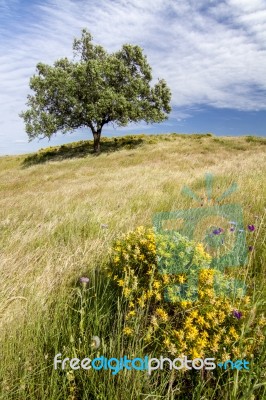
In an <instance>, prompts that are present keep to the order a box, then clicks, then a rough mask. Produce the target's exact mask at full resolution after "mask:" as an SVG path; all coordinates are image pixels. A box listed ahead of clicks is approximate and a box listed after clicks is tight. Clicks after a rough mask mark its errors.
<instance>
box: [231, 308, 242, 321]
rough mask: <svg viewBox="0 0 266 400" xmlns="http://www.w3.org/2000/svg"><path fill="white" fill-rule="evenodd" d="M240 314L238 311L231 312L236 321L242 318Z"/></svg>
mask: <svg viewBox="0 0 266 400" xmlns="http://www.w3.org/2000/svg"><path fill="white" fill-rule="evenodd" d="M242 315H243V314H242V312H241V311H238V310H233V316H234V317H235V318H237V319H240V318H241V317H242Z"/></svg>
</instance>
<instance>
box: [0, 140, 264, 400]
mask: <svg viewBox="0 0 266 400" xmlns="http://www.w3.org/2000/svg"><path fill="white" fill-rule="evenodd" d="M140 139H141V140H140ZM123 140H124V143H123V145H121V146H120V145H118V144H117V143H115V141H114V140H113V142H114V143H112V141H110V140H109V142H111V143H109V144H108V145H106V148H105V149H104V151H103V153H102V154H101V155H100V156H98V157H95V156H93V155H92V154H90V152H89V151H87V152H85V151H84V146H85V145H86V146H88V144H87V143H85V144H83V147H82V148H83V150H82V154H83V155H82V156H81V153H79V151H73V148H75V146H76V147H78V146H81V145H80V144H77V145H71V146H70V147H69V148H70V150H69V151H68V150H67V146H65V148H64V149H63V150H60V152H58V149H51V150H50V153H49V154H48V155H47V156H45V155H42V156H38V157H34V155H30V156H28V157H27V159H26V161H25V157H24V156H16V157H15V156H14V157H2V158H0V177H1V179H0V190H1V198H0V216H1V220H0V221H1V222H0V225H1V226H0V229H1V230H0V251H1V252H0V274H1V288H0V318H1V319H0V346H1V363H0V385H1V386H0V387H1V397H0V398H1V399H3V400H7V399H8V400H9V399H11V400H12V399H18V400H25V399H51V400H54V399H110V400H111V399H121V400H122V399H125V400H126V399H150V398H154V399H155V398H158V399H159V398H165V399H177V398H178V399H195V400H196V399H220V398H223V399H230V400H231V399H232V400H235V399H243V400H244V399H247V400H249V399H250V400H251V399H255V400H256V399H263V398H264V396H266V392H265V383H266V377H265V372H264V371H265V354H266V352H265V347H263V348H262V349H261V353H260V355H259V356H258V357H257V358H256V359H255V360H253V361H252V368H251V370H250V371H249V372H247V373H243V372H242V371H239V372H235V371H225V372H224V373H220V375H219V376H216V377H215V379H214V378H210V379H208V380H206V379H201V378H200V377H199V376H198V373H195V376H192V377H191V378H190V379H187V380H186V378H185V377H184V376H183V375H182V374H181V373H180V372H179V371H176V372H175V374H174V373H173V372H171V371H167V370H165V371H160V372H158V371H154V372H153V373H152V375H151V376H148V375H147V373H145V372H142V371H123V372H122V371H121V372H120V373H118V374H117V375H112V374H111V372H110V371H91V370H90V371H89V373H87V372H86V371H82V370H81V371H75V372H74V373H71V371H69V370H68V371H67V370H66V371H59V370H54V368H53V357H54V356H55V354H57V353H64V354H65V355H66V356H68V357H74V356H75V353H76V354H81V355H83V354H84V355H89V356H95V355H97V354H99V351H100V352H101V354H106V355H108V356H110V357H111V356H113V357H117V358H119V357H120V356H123V355H125V354H128V355H129V356H130V357H131V358H133V357H134V356H135V357H137V356H138V357H141V356H143V355H145V348H144V344H143V341H142V340H141V338H140V340H138V341H136V340H134V337H133V338H132V340H131V342H130V343H129V344H127V345H125V342H124V337H123V334H122V330H123V307H124V305H123V302H122V301H121V299H120V298H119V296H118V294H117V292H116V291H115V288H114V287H113V286H112V285H111V283H110V282H109V281H108V280H107V278H106V276H105V275H104V274H103V273H102V272H101V271H102V267H103V266H104V264H105V263H106V262H107V260H108V250H109V248H110V246H111V244H112V241H113V240H114V238H115V237H117V236H119V234H121V233H122V232H126V231H128V230H130V229H133V228H135V227H136V226H137V225H148V226H151V221H152V216H153V214H154V213H155V212H158V211H171V210H176V209H188V208H191V207H197V206H200V204H195V203H193V201H192V200H191V199H189V198H186V197H184V196H182V195H181V193H180V192H181V188H182V187H183V185H187V186H189V187H191V188H192V189H193V190H194V191H195V192H196V193H197V194H199V195H200V197H202V202H204V204H205V201H206V196H205V193H204V174H205V173H206V172H212V173H213V174H214V176H215V180H214V189H213V190H214V193H213V194H214V197H217V196H218V195H220V194H221V193H222V192H224V191H225V190H226V189H227V188H228V186H229V185H230V184H231V183H232V182H234V181H236V182H237V184H238V191H237V192H235V193H234V194H232V195H231V196H230V198H228V202H230V203H232V204H233V203H237V204H240V205H241V206H242V208H243V210H244V219H245V225H247V224H251V223H252V224H254V225H255V226H256V231H255V232H254V235H250V237H249V238H248V240H249V245H252V246H254V250H253V251H252V252H250V254H249V264H248V265H247V266H246V267H245V269H244V274H245V275H246V282H247V283H248V287H249V292H250V294H251V296H252V306H253V307H252V313H251V315H250V319H252V318H255V316H256V315H257V314H260V313H261V312H262V311H264V310H265V267H264V265H265V264H264V260H265V255H266V246H265V229H266V228H265V219H264V206H265V183H264V182H265V169H266V168H265V167H266V163H265V161H266V154H265V145H264V144H265V140H263V139H260V138H257V139H256V138H254V139H252V140H251V139H250V138H243V137H241V138H216V137H214V136H211V135H209V136H203V135H195V136H189V135H174V134H172V135H156V136H152V135H151V136H144V135H143V136H140V137H137V138H136V143H135V145H134V140H133V139H132V138H131V139H130V142H129V143H128V142H127V140H129V139H127V138H125V139H123ZM106 142H107V143H108V140H107V141H106ZM117 142H118V140H117ZM103 147H104V146H103ZM43 153H45V152H43ZM58 153H60V154H59V156H58ZM84 153H85V154H84ZM66 154H67V156H66ZM101 224H108V228H104V227H101ZM82 275H86V276H89V278H90V280H91V281H90V285H89V288H88V290H83V289H82V288H81V287H80V285H78V284H77V281H78V278H79V277H80V276H82ZM81 318H82V323H81ZM138 324H139V325H141V324H145V320H144V319H140V320H138ZM247 325H248V323H247ZM247 329H248V326H247ZM93 335H97V336H99V337H101V339H102V347H101V348H100V349H98V350H97V349H93V348H92V347H91V337H92V336H93ZM251 340H252V334H251ZM210 356H211V355H210ZM91 358H92V357H91Z"/></svg>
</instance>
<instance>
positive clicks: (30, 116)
mask: <svg viewBox="0 0 266 400" xmlns="http://www.w3.org/2000/svg"><path fill="white" fill-rule="evenodd" d="M73 52H74V58H73V61H70V60H68V59H67V58H62V59H60V60H57V61H55V62H54V65H53V66H49V65H46V64H43V63H38V64H37V66H36V69H37V74H36V75H33V76H32V77H31V78H30V89H32V90H33V91H34V92H35V93H34V95H28V96H27V99H28V102H27V106H28V107H29V109H28V110H27V111H25V112H22V113H21V114H20V117H22V118H23V119H24V122H25V125H26V132H27V134H28V136H29V140H30V141H31V140H33V139H34V138H36V137H40V136H42V138H44V137H48V138H49V139H50V137H51V136H52V135H53V134H54V133H56V132H57V131H61V132H62V133H67V132H73V131H74V130H75V129H77V128H81V127H88V128H90V129H91V131H92V134H93V138H94V151H95V152H99V151H100V138H101V132H102V128H103V126H104V125H105V124H108V123H109V122H113V123H116V124H117V125H118V126H126V125H127V124H128V123H129V122H139V121H142V120H143V121H146V122H147V123H153V122H161V121H164V120H165V119H167V114H168V113H169V112H170V111H171V107H170V100H171V92H170V89H169V88H168V87H167V85H166V82H165V80H163V79H162V80H158V83H156V84H155V85H154V87H151V86H150V82H151V80H152V75H151V67H150V66H149V64H148V62H147V59H146V56H144V55H143V53H142V49H141V48H140V47H139V46H133V45H129V44H124V45H123V46H122V49H121V50H120V51H118V52H115V53H111V54H108V53H107V52H106V51H105V50H104V49H103V48H102V47H101V46H96V45H93V44H92V36H91V34H90V33H89V32H88V31H87V30H86V29H83V30H82V36H81V39H74V43H73ZM77 58H78V60H77V61H76V59H77Z"/></svg>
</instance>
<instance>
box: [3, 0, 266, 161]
mask: <svg viewBox="0 0 266 400" xmlns="http://www.w3.org/2000/svg"><path fill="white" fill-rule="evenodd" d="M84 27H86V28H87V29H88V30H89V31H90V32H91V33H92V35H93V41H94V43H97V44H100V45H102V46H103V47H105V48H106V49H107V50H108V51H110V52H112V51H117V50H119V49H120V47H121V46H122V44H124V43H130V44H137V45H139V46H141V47H142V48H143V50H144V53H145V54H146V55H147V58H148V61H149V63H150V65H151V66H152V70H153V78H154V79H153V83H155V82H156V81H157V78H164V79H165V80H166V81H167V83H168V85H169V87H170V88H171V91H172V112H171V114H170V116H169V119H168V120H167V121H165V122H164V123H161V124H154V125H147V124H146V123H144V122H140V123H139V124H138V125H133V124H130V125H129V126H127V127H124V128H116V129H114V127H113V126H112V125H110V126H109V125H108V126H105V127H104V129H103V135H105V136H112V135H117V136H118V135H124V134H131V133H159V132H180V133H196V132H212V133H214V134H216V135H225V136H227V135H228V136H234V135H258V136H266V1H265V0H252V1H251V0H226V1H222V0H219V1H216V0H208V1H207V0H182V1H181V0H145V1H144V0H113V1H111V0H97V1H96V0H44V1H41V0H40V1H38V0H32V1H31V0H0V35H1V41H0V154H18V153H26V152H31V151H35V150H37V149H38V148H41V147H45V146H48V145H55V144H60V143H64V142H65V143H66V142H71V141H73V140H79V139H86V138H91V133H90V132H89V131H87V132H86V131H78V132H76V133H73V134H71V135H70V134H68V135H64V136H62V135H60V134H57V135H56V136H55V138H53V139H52V140H51V141H50V143H48V141H44V140H42V141H38V140H37V139H36V140H34V141H33V142H31V143H28V138H27V135H26V133H25V130H24V124H23V121H22V120H21V119H20V118H19V117H18V113H19V112H21V111H22V110H25V109H26V106H25V103H26V100H27V99H26V97H27V94H29V79H30V77H31V76H32V75H33V74H34V72H35V67H36V64H37V63H38V62H40V61H41V62H44V63H47V64H53V62H54V61H55V60H56V59H58V58H61V57H65V56H66V57H69V58H72V55H73V53H72V42H73V39H74V37H79V36H80V32H81V29H82V28H84Z"/></svg>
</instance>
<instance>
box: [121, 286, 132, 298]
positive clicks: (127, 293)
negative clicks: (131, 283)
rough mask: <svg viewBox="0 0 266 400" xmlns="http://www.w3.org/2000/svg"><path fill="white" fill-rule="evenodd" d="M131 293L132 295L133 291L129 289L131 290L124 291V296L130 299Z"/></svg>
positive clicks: (125, 289)
mask: <svg viewBox="0 0 266 400" xmlns="http://www.w3.org/2000/svg"><path fill="white" fill-rule="evenodd" d="M130 293H131V289H129V288H124V289H123V294H124V296H125V298H128V297H129V295H130Z"/></svg>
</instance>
